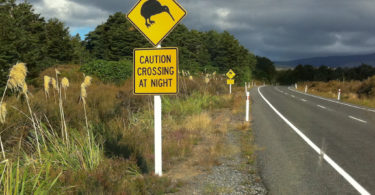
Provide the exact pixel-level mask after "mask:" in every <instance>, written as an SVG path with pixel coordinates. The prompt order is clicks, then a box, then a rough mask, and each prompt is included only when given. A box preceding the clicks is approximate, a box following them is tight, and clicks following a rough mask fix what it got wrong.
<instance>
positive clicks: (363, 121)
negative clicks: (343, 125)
mask: <svg viewBox="0 0 375 195" xmlns="http://www.w3.org/2000/svg"><path fill="white" fill-rule="evenodd" d="M349 118H351V119H354V120H357V121H359V122H362V123H367V121H365V120H362V119H359V118H356V117H354V116H349Z"/></svg>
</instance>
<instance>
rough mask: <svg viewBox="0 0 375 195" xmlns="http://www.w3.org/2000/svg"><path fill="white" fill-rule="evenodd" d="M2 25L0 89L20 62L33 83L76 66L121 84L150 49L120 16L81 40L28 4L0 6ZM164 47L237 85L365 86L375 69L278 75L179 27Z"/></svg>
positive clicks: (241, 51)
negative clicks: (138, 53)
mask: <svg viewBox="0 0 375 195" xmlns="http://www.w3.org/2000/svg"><path fill="white" fill-rule="evenodd" d="M0 25H1V28H0V86H5V84H6V83H5V82H6V79H7V73H8V70H9V68H10V67H11V66H12V65H13V64H15V63H16V62H18V61H19V62H25V63H27V67H28V70H29V77H28V79H29V82H31V83H32V82H33V78H36V77H37V76H38V75H39V73H40V72H41V71H42V70H44V69H46V68H48V67H53V66H57V65H60V64H79V65H82V68H81V70H82V71H83V72H86V73H88V74H91V75H94V76H97V77H99V78H100V79H102V80H103V81H106V82H107V81H108V82H113V81H114V82H121V80H125V79H127V78H129V77H130V76H131V72H132V71H131V69H132V56H133V49H134V48H149V47H152V45H151V44H150V43H148V41H147V40H146V39H145V38H144V37H143V35H141V33H139V32H138V31H137V30H136V29H135V28H134V27H133V26H132V25H131V23H130V22H128V21H127V19H126V16H125V14H124V13H121V12H118V13H115V14H113V15H111V16H109V18H108V19H107V21H106V22H105V23H103V24H101V25H99V26H97V27H96V28H95V29H94V30H93V31H92V32H90V33H88V34H87V36H86V38H85V39H84V40H81V37H80V36H79V35H78V34H77V35H76V36H71V35H70V33H69V28H68V27H67V26H66V25H65V24H64V23H63V22H61V21H60V20H59V19H57V18H53V19H49V20H46V19H45V18H44V17H43V16H41V15H40V14H37V13H35V11H34V9H33V6H32V5H31V4H30V3H28V2H23V3H16V1H15V0H0ZM162 46H163V47H168V46H173V47H178V48H179V52H180V69H181V70H187V71H190V72H191V73H192V74H197V73H201V72H203V73H212V72H214V71H216V72H217V73H220V74H224V73H226V72H227V71H228V70H229V69H233V70H234V71H235V72H236V74H237V76H236V78H235V79H236V80H237V82H236V83H237V84H242V83H243V82H246V81H250V80H252V79H255V80H258V81H262V82H266V83H280V84H290V83H294V82H298V81H329V80H364V79H367V77H369V76H372V75H374V74H375V68H373V67H371V66H369V65H365V64H363V65H361V66H358V67H355V68H336V69H333V68H330V67H328V66H320V67H314V66H311V65H299V66H297V67H296V68H294V69H291V70H283V71H276V68H275V66H274V63H273V62H272V61H271V60H270V59H268V58H266V57H261V56H254V55H253V54H252V53H251V52H250V51H248V50H247V49H246V48H245V47H244V46H242V45H241V44H240V43H239V41H238V40H237V39H236V38H235V37H234V36H233V35H231V34H230V33H229V32H227V31H224V32H217V31H214V30H211V31H208V32H200V31H197V30H191V29H189V28H187V27H186V26H185V25H183V24H180V25H178V26H177V27H176V28H175V29H174V30H173V31H172V33H171V34H170V35H169V36H168V37H167V38H166V39H165V40H164V41H163V43H162ZM112 67H113V68H112ZM0 90H1V88H0Z"/></svg>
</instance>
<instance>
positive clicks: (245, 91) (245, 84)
mask: <svg viewBox="0 0 375 195" xmlns="http://www.w3.org/2000/svg"><path fill="white" fill-rule="evenodd" d="M245 93H247V82H245Z"/></svg>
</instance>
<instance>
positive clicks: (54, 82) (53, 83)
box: [51, 78, 58, 90]
mask: <svg viewBox="0 0 375 195" xmlns="http://www.w3.org/2000/svg"><path fill="white" fill-rule="evenodd" d="M51 79H52V80H51V81H52V82H51V83H52V87H53V89H55V90H58V89H57V83H56V79H54V78H51Z"/></svg>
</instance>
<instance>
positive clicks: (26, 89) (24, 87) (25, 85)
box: [22, 82, 29, 95]
mask: <svg viewBox="0 0 375 195" xmlns="http://www.w3.org/2000/svg"><path fill="white" fill-rule="evenodd" d="M28 91H29V88H28V87H27V84H26V82H24V83H23V85H22V93H24V94H25V95H27V92H28Z"/></svg>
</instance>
